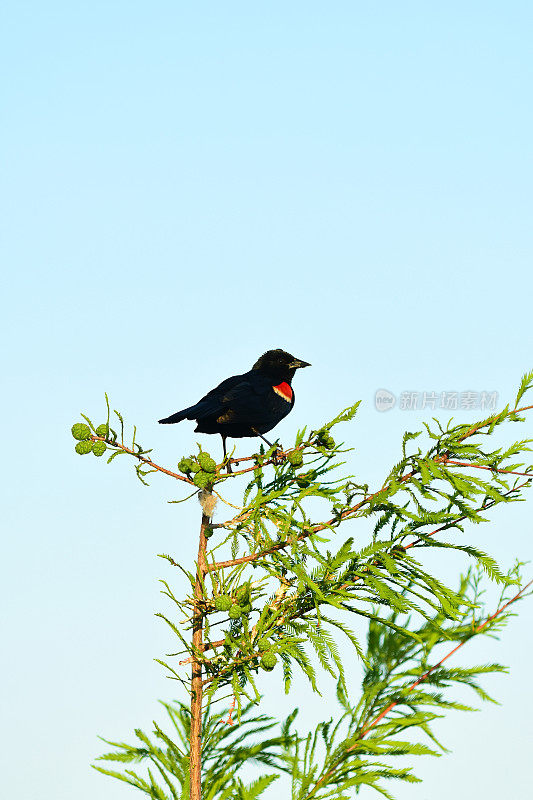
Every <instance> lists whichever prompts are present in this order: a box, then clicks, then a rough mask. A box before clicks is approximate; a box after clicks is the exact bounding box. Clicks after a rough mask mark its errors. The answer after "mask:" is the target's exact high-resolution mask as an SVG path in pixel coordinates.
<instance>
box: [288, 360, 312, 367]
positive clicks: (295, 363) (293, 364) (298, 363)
mask: <svg viewBox="0 0 533 800" xmlns="http://www.w3.org/2000/svg"><path fill="white" fill-rule="evenodd" d="M310 366H311V364H310V363H309V362H308V361H300V359H299V358H295V359H294V361H291V363H290V364H289V369H301V368H302V367H310Z"/></svg>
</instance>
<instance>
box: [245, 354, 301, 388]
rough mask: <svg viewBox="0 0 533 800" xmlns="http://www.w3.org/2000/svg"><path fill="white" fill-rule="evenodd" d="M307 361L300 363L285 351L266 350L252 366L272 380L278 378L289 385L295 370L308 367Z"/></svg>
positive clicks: (298, 359)
mask: <svg viewBox="0 0 533 800" xmlns="http://www.w3.org/2000/svg"><path fill="white" fill-rule="evenodd" d="M310 366H311V364H309V363H308V362H307V361H302V360H301V359H300V358H295V357H294V356H292V355H291V354H290V353H286V352H285V350H281V349H279V348H278V349H277V350H267V352H266V353H263V355H262V356H261V357H260V358H258V359H257V361H256V362H255V364H254V365H253V369H259V370H261V371H262V372H266V373H268V374H269V375H272V377H273V378H280V379H281V380H286V381H288V382H289V383H290V381H291V380H292V378H293V376H294V373H295V372H296V370H297V369H301V368H302V367H310Z"/></svg>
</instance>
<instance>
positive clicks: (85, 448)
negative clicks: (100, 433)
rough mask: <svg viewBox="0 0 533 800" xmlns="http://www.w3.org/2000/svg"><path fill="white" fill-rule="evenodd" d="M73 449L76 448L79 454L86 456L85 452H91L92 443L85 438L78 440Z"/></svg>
mask: <svg viewBox="0 0 533 800" xmlns="http://www.w3.org/2000/svg"><path fill="white" fill-rule="evenodd" d="M74 449H75V450H76V453H79V454H80V456H86V455H87V453H92V451H93V443H92V442H91V441H88V440H85V441H83V442H78V444H77V445H76V447H75V448H74Z"/></svg>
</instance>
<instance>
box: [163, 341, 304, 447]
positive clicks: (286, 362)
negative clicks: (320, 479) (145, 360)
mask: <svg viewBox="0 0 533 800" xmlns="http://www.w3.org/2000/svg"><path fill="white" fill-rule="evenodd" d="M310 366H311V365H310V364H308V363H307V361H300V359H299V358H294V356H291V354H290V353H286V352H285V351H284V350H279V349H278V350H268V352H266V353H264V354H263V355H262V356H261V358H259V359H258V360H257V361H256V362H255V364H254V365H253V367H252V369H251V370H250V371H249V372H245V373H244V374H243V375H233V376H232V377H231V378H226V380H225V381H222V383H221V384H219V385H218V386H217V387H216V388H215V389H211V391H210V392H208V393H207V394H206V395H205V397H202V399H201V400H199V401H198V402H197V403H196V404H195V405H194V406H190V407H189V408H184V409H183V411H178V412H176V414H171V416H170V417H166V418H165V419H160V420H159V422H161V423H162V424H163V425H168V424H171V423H173V422H181V421H182V420H183V419H195V420H196V422H197V423H198V424H197V426H196V428H195V431H198V432H199V433H220V435H221V436H222V446H223V448H224V458H226V437H227V436H231V437H232V438H234V439H240V438H242V437H245V436H260V437H261V438H262V439H264V441H265V442H266V443H267V444H268V445H269V447H271V446H272V445H271V444H270V442H269V441H268V440H267V439H265V437H264V436H263V434H264V433H268V431H270V430H272V428H274V427H275V426H276V425H277V424H278V422H280V421H281V420H282V419H283V417H286V416H287V414H288V413H289V411H290V410H291V408H292V407H293V405H294V391H293V390H292V388H291V381H292V379H293V377H294V373H295V372H296V370H297V369H299V368H300V367H310Z"/></svg>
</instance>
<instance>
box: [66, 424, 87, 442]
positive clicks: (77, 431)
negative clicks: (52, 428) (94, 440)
mask: <svg viewBox="0 0 533 800" xmlns="http://www.w3.org/2000/svg"><path fill="white" fill-rule="evenodd" d="M70 430H71V431H72V435H73V436H74V438H75V439H79V440H80V441H83V440H84V439H88V438H89V436H90V435H91V429H90V428H89V426H88V425H86V424H85V423H84V422H75V423H74V425H73V426H72V428H71V429H70Z"/></svg>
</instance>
